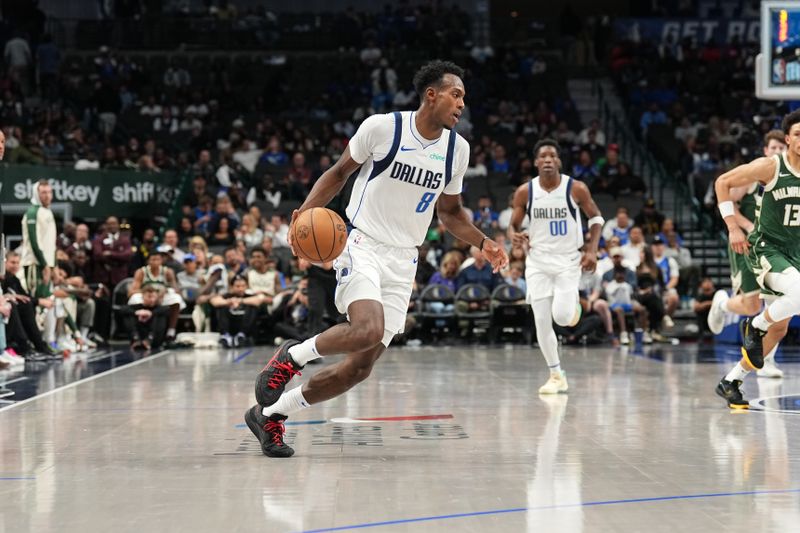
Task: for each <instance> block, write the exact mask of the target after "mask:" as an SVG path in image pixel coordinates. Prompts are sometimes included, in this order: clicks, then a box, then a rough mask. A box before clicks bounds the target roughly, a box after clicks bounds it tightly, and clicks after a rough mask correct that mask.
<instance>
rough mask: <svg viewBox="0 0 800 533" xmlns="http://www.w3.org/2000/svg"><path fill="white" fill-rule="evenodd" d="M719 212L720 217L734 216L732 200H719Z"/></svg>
mask: <svg viewBox="0 0 800 533" xmlns="http://www.w3.org/2000/svg"><path fill="white" fill-rule="evenodd" d="M719 214H720V215H722V218H728V217H732V216H734V214H735V212H734V209H733V202H731V201H730V200H727V201H725V202H720V204H719Z"/></svg>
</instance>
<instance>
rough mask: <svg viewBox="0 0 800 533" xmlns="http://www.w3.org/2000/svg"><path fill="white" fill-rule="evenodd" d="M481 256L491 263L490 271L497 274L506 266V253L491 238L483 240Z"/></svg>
mask: <svg viewBox="0 0 800 533" xmlns="http://www.w3.org/2000/svg"><path fill="white" fill-rule="evenodd" d="M481 253H483V257H484V258H485V259H486V260H487V261H489V262H490V263H491V264H492V271H493V272H494V273H495V274H497V273H498V272H500V270H501V269H503V268H505V267H506V266H508V254H507V253H506V251H505V250H504V249H503V248H502V247H501V246H500V245H499V244H497V243H496V242H494V241H493V240H491V239H486V240H485V241H483V250H482V252H481Z"/></svg>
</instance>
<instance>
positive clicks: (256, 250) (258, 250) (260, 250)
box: [250, 246, 267, 257]
mask: <svg viewBox="0 0 800 533" xmlns="http://www.w3.org/2000/svg"><path fill="white" fill-rule="evenodd" d="M257 253H260V254H261V255H263V256H264V257H266V256H267V252H266V251H265V250H264V248H262V247H261V246H253V249H252V250H250V257H253V255H254V254H257Z"/></svg>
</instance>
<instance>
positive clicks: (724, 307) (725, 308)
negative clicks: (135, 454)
mask: <svg viewBox="0 0 800 533" xmlns="http://www.w3.org/2000/svg"><path fill="white" fill-rule="evenodd" d="M730 301H731V299H730V298H726V299H724V300H723V301H722V303H721V304H719V308H720V309H722V310H723V311H725V312H726V313H730V312H732V311H731V310H730V309H728V302H730Z"/></svg>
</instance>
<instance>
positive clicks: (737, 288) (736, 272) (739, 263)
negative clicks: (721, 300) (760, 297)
mask: <svg viewBox="0 0 800 533" xmlns="http://www.w3.org/2000/svg"><path fill="white" fill-rule="evenodd" d="M728 259H729V261H730V264H731V286H732V287H733V294H750V293H753V292H759V291H760V290H761V287H760V286H759V285H758V280H756V275H755V274H753V271H752V270H750V266H749V265H748V262H747V256H746V255H743V254H737V253H736V252H734V251H733V250H732V249H731V247H730V246H728Z"/></svg>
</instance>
